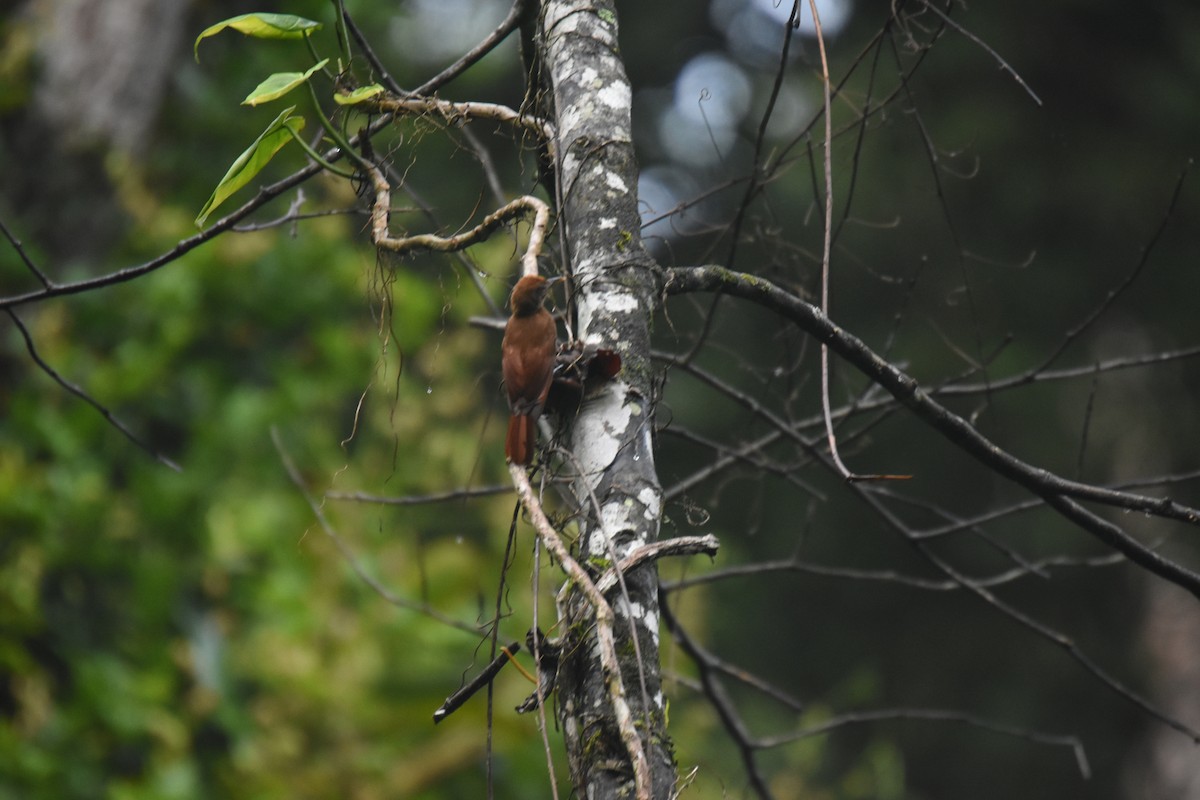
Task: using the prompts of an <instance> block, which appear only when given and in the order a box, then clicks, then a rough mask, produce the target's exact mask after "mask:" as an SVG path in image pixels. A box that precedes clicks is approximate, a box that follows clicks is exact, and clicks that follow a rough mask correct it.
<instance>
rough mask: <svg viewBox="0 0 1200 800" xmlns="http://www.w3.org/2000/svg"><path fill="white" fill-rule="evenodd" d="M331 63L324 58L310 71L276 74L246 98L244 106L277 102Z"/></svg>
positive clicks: (243, 102)
mask: <svg viewBox="0 0 1200 800" xmlns="http://www.w3.org/2000/svg"><path fill="white" fill-rule="evenodd" d="M328 63H329V59H328V58H323V59H321V61H320V62H319V63H317V64H314V65H313V66H312V67H311V68H310V69H308V70H305V71H304V72H276V73H275V74H274V75H271V76H269V77H268V78H267V79H266V80H265V81H263V82H262V83H260V84H259V85H258V86H256V87H255V88H254V91H253V92H251V93H250V94H249V95H247V96H246V99H245V100H243V101H242V105H244V106H257V105H262V104H263V103H269V102H270V101H272V100H277V99H279V98H280V97H283V96H284V95H285V94H287V93H288V92H290V91H291V90H292V89H295V88H296V87H297V86H301V85H303V84H304V83H305V82H306V81H308V79H309V78H311V77H312V75H313V73H314V72H316V71H317V70H319V69H320V68H321V67H323V66H325V65H326V64H328Z"/></svg>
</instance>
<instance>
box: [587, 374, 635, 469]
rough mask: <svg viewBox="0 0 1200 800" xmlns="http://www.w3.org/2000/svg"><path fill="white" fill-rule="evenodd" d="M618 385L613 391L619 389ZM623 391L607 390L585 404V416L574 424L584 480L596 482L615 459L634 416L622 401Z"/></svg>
mask: <svg viewBox="0 0 1200 800" xmlns="http://www.w3.org/2000/svg"><path fill="white" fill-rule="evenodd" d="M623 385H624V384H619V385H618V386H617V387H615V388H620V386H623ZM624 394H625V393H624V391H613V390H611V389H610V390H609V391H606V392H604V393H603V394H601V395H600V396H598V397H596V398H595V399H594V400H592V401H590V402H589V403H588V413H586V414H583V415H582V416H580V417H579V420H578V421H577V422H576V423H575V437H574V439H575V452H576V453H577V454H578V456H579V460H580V464H579V468H580V470H581V471H582V473H583V475H585V476H587V477H586V478H585V479H586V480H589V481H596V480H598V479H599V478H600V474H601V473H602V472H603V471H604V470H606V469H608V465H609V464H611V463H612V462H613V459H615V458H616V457H617V451H618V450H619V449H620V447H621V433H622V432H623V431H624V430H625V429H626V428H627V427H629V420H630V418H631V417H632V416H633V412H632V411H630V410H629V409H628V408H627V407H626V406H625V404H624V403H622V402H621V398H622V397H623V396H624Z"/></svg>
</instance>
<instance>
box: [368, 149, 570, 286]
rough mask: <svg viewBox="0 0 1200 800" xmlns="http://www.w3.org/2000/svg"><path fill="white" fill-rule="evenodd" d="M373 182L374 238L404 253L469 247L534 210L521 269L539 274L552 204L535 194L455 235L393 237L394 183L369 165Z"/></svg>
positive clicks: (382, 246) (382, 247)
mask: <svg viewBox="0 0 1200 800" xmlns="http://www.w3.org/2000/svg"><path fill="white" fill-rule="evenodd" d="M369 169H370V173H371V183H372V184H373V185H374V187H375V204H374V206H373V207H372V209H371V240H372V241H373V242H374V243H375V246H376V247H377V248H379V249H380V250H388V251H391V252H393V253H398V254H403V253H409V252H413V251H417V250H437V251H440V252H455V251H458V250H462V249H464V248H466V247H470V246H471V245H473V244H475V243H476V242H478V241H480V240H482V239H484V238H485V237H486V236H487V235H488V234H489V233H491V232H492V231H493V230H495V229H496V228H497V227H499V226H500V225H501V224H503V223H505V222H507V221H508V220H510V219H513V218H514V217H517V216H519V215H520V214H522V213H526V212H527V213H532V214H533V225H532V228H531V229H530V231H529V243H528V244H527V245H526V247H525V254H524V255H523V256H521V272H522V274H524V275H537V274H538V266H537V257H538V256H539V255H540V254H541V252H542V246H543V245H544V244H545V241H546V229H547V228H549V227H550V206H548V205H547V204H546V203H544V202H542V201H541V200H539V199H538V198H536V197H533V196H531V195H525V196H523V197H518V198H517V199H516V200H513V201H512V202H511V203H509V204H508V205H506V206H503V207H502V208H499V209H497V210H496V211H493V212H492V213H491V214H488V215H487V216H486V217H484V219H483V222H481V223H479V224H478V225H476V226H475V227H474V228H472V229H471V230H469V231H466V232H465V233H460V234H458V235H456V236H444V237H443V236H437V235H435V234H432V233H422V234H417V235H416V236H405V237H403V238H400V239H396V238H393V237H392V236H391V235H390V234H389V232H388V209H389V208H390V207H391V205H392V187H391V186H390V185H389V184H388V182H387V179H386V178H384V177H383V172H382V171H381V170H380V169H379V168H378V167H376V166H374V165H371V166H370V167H369Z"/></svg>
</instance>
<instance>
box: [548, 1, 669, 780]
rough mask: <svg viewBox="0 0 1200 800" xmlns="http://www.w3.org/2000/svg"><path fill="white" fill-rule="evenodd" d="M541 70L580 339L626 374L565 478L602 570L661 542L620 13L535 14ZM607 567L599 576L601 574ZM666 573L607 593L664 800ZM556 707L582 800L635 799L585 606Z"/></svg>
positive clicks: (638, 721) (588, 405)
mask: <svg viewBox="0 0 1200 800" xmlns="http://www.w3.org/2000/svg"><path fill="white" fill-rule="evenodd" d="M538 11H539V16H538V30H539V36H538V37H537V38H538V41H539V43H540V52H539V55H540V60H541V64H542V68H543V69H544V72H545V76H544V77H545V78H546V79H547V80H548V83H549V86H550V90H551V94H552V99H553V104H554V119H555V124H556V127H557V132H558V143H557V145H558V146H557V164H556V168H557V172H558V186H559V187H560V194H561V197H560V203H561V208H560V216H559V221H560V224H561V225H563V226H564V231H565V241H566V242H567V247H568V250H569V253H568V254H567V255H568V257H569V264H570V270H571V274H572V280H573V286H574V298H575V309H576V314H577V330H576V331H575V332H574V333H575V335H576V336H578V337H579V338H580V339H582V340H583V341H585V342H587V343H588V344H593V345H597V346H600V347H607V348H611V349H613V350H616V351H617V352H618V353H619V354H620V356H621V361H622V369H621V372H620V374H619V375H618V376H617V377H616V379H615V380H613V381H611V382H608V383H607V384H605V385H604V386H602V387H600V388H599V389H598V390H597V391H596V392H595V393H594V394H591V395H589V396H588V397H587V398H586V399H585V401H584V403H583V407H582V409H581V410H580V413H579V415H578V417H577V418H576V420H575V423H574V427H573V431H572V437H571V451H572V454H573V458H574V461H573V462H572V463H568V465H567V469H568V470H570V471H571V472H572V474H574V476H575V483H574V485H573V491H574V493H575V496H576V498H577V501H578V504H579V507H580V509H581V510H582V513H581V515H580V538H579V546H578V555H579V560H580V561H581V563H584V564H586V565H588V566H589V567H590V568H593V569H595V570H596V571H597V572H599V571H600V569H597V566H598V565H604V566H606V565H608V564H611V563H613V561H614V558H621V557H623V556H624V555H625V554H627V553H628V552H630V551H631V550H633V549H634V548H636V547H638V546H641V545H644V544H647V543H649V542H653V541H655V540H656V539H657V538H658V530H659V520H660V517H661V511H662V488H661V487H660V485H659V482H658V477H657V475H656V473H655V468H654V452H653V449H652V436H651V430H652V427H653V411H654V406H653V397H652V393H653V382H652V380H651V369H650V359H649V353H650V322H651V313H652V310H653V306H654V298H655V297H656V290H655V286H656V284H657V281H656V275H657V271H658V267H657V265H656V264H655V263H654V261H653V259H651V258H650V256H649V255H648V254H647V253H646V251H645V249H644V248H643V246H642V240H641V235H640V227H641V223H640V219H639V215H638V205H637V180H638V172H637V164H636V162H635V159H634V153H633V142H632V136H631V123H630V105H631V97H632V92H631V91H630V86H629V81H628V78H627V77H626V75H625V68H624V65H623V64H622V62H621V59H620V56H619V52H620V51H619V48H618V44H617V17H616V13H615V11H614V8H613V3H612V2H609V1H608V0H601V1H600V2H580V1H579V0H575V2H571V0H566V1H565V2H564V1H560V0H549V1H548V2H543V3H542V4H541V7H540V8H539V9H538ZM601 569H602V567H601ZM657 586H658V579H657V569H656V567H655V565H654V564H653V563H649V564H647V565H645V566H642V567H640V568H638V569H635V570H633V571H631V572H630V573H629V574H627V575H625V576H624V583H623V587H618V588H617V589H615V590H613V592H612V593H610V601H611V603H612V606H613V610H614V612H615V614H616V626H615V628H616V642H617V653H618V655H619V659H620V663H621V674H622V677H623V681H624V685H625V694H626V698H627V700H628V702H629V705H630V707H631V710H632V712H633V716H634V720H635V725H636V728H637V730H638V733H639V734H640V735H641V737H642V741H643V746H644V748H645V751H646V756H647V759H648V761H649V764H650V772H651V783H652V788H653V795H654V796H655V797H663V798H665V797H669V796H671V794H672V793H673V792H674V788H675V780H676V774H675V765H674V759H673V756H672V751H671V744H670V739H669V738H668V736H667V732H666V713H665V701H664V698H663V694H662V689H661V678H660V674H659V654H658V647H659V636H658V590H657ZM568 608H569V617H570V619H569V622H570V623H571V624H570V625H569V627H568V629H567V633H566V637H567V641H566V642H565V646H564V650H563V662H562V665H561V667H560V671H559V683H558V692H559V709H560V714H561V716H562V724H563V730H564V732H565V736H566V742H567V751H568V759H569V761H570V767H571V775H572V780H573V783H574V784H575V789H576V795H577V796H579V797H588V798H605V797H617V796H621V797H630V796H632V794H633V793H632V785H633V772H632V767H631V766H630V762H629V756H628V753H627V751H626V748H625V746H624V744H623V742H622V740H621V737H620V736H619V734H618V731H617V725H616V721H615V719H614V715H613V709H612V707H611V704H610V702H609V699H608V689H607V687H606V685H605V680H604V674H603V671H602V669H601V666H600V662H599V656H598V651H597V648H596V646H595V638H594V637H595V631H594V625H591V624H590V620H591V619H592V615H591V609H590V607H589V606H588V605H587V604H586V603H585V602H583V601H582V600H581V599H579V598H577V597H576V598H573V599H572V600H571V602H569V604H568Z"/></svg>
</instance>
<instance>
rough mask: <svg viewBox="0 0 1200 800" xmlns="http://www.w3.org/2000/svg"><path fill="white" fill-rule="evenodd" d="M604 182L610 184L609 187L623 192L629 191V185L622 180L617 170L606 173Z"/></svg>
mask: <svg viewBox="0 0 1200 800" xmlns="http://www.w3.org/2000/svg"><path fill="white" fill-rule="evenodd" d="M604 182H605V183H607V184H608V188H610V189H616V190H617V191H618V192H620V193H621V194H628V193H629V186H627V185H626V183H625V181H623V180H621V176H620V175H618V174H617V173H615V172H607V173H605V174H604Z"/></svg>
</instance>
